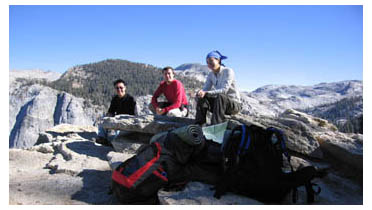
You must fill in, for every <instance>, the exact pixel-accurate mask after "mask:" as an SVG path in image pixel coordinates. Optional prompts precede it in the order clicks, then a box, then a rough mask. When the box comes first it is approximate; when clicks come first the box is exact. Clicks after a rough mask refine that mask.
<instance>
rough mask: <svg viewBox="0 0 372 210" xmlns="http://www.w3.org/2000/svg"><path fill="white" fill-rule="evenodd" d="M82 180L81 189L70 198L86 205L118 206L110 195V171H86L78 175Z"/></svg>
mask: <svg viewBox="0 0 372 210" xmlns="http://www.w3.org/2000/svg"><path fill="white" fill-rule="evenodd" d="M78 176H79V177H82V178H83V187H82V188H81V190H80V191H78V192H76V193H75V194H73V195H72V196H71V199H72V200H78V201H82V202H85V203H87V204H106V205H107V204H120V203H119V202H118V201H117V200H116V199H115V198H114V196H112V194H110V186H111V171H98V170H93V169H86V170H84V171H82V172H81V173H79V174H78Z"/></svg>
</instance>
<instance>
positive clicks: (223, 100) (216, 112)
mask: <svg viewBox="0 0 372 210" xmlns="http://www.w3.org/2000/svg"><path fill="white" fill-rule="evenodd" d="M227 104H228V98H227V96H226V95H224V94H218V95H217V98H216V100H215V103H214V106H213V114H212V119H211V124H212V125H215V124H218V123H222V122H223V121H224V120H225V112H226V110H227Z"/></svg>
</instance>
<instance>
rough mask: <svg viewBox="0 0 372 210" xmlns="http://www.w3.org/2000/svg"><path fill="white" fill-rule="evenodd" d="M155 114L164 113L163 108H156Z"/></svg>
mask: <svg viewBox="0 0 372 210" xmlns="http://www.w3.org/2000/svg"><path fill="white" fill-rule="evenodd" d="M156 114H158V115H162V114H164V109H162V108H160V107H158V108H156Z"/></svg>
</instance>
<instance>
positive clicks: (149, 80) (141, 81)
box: [45, 59, 203, 108]
mask: <svg viewBox="0 0 372 210" xmlns="http://www.w3.org/2000/svg"><path fill="white" fill-rule="evenodd" d="M119 78H120V79H123V80H124V81H125V82H126V83H127V90H126V91H127V93H129V94H131V95H133V96H143V95H152V94H153V93H154V92H155V90H156V88H157V87H158V85H159V83H160V81H161V80H162V79H163V77H162V73H161V68H157V67H155V66H152V65H147V64H141V63H135V62H130V61H126V60H120V59H108V60H104V61H101V62H97V63H91V64H85V65H80V66H75V67H73V68H72V70H70V71H67V72H66V73H64V74H63V75H62V76H61V78H60V79H58V80H56V81H54V82H50V83H48V84H45V85H47V86H49V87H51V88H53V89H56V90H61V91H65V92H68V93H70V94H72V95H74V96H77V97H81V98H84V99H87V100H89V101H90V102H91V103H93V104H95V105H103V106H105V107H106V108H108V106H109V104H110V101H111V98H112V97H113V96H114V95H115V90H114V86H113V82H114V81H115V80H117V79H119ZM176 79H178V80H180V81H181V82H182V83H183V84H184V86H185V88H186V89H197V88H201V87H202V85H203V84H202V83H201V82H200V81H197V80H194V79H190V78H188V77H182V76H177V75H176Z"/></svg>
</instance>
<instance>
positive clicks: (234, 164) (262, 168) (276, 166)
mask: <svg viewBox="0 0 372 210" xmlns="http://www.w3.org/2000/svg"><path fill="white" fill-rule="evenodd" d="M285 141H286V137H285V135H284V134H283V132H282V131H281V130H279V129H276V128H273V127H270V128H267V129H264V128H262V127H259V126H256V125H250V126H247V125H244V124H243V125H241V126H237V127H235V128H234V129H233V131H232V134H231V136H230V138H228V140H227V141H226V142H224V143H223V144H222V147H221V148H222V153H223V167H224V174H223V176H222V178H221V179H220V180H219V182H218V183H217V184H216V186H215V189H216V192H215V194H214V196H215V197H216V198H220V197H221V196H222V195H223V194H224V193H225V192H229V191H230V192H235V193H238V194H243V195H246V196H248V197H251V198H254V199H256V200H258V201H261V202H264V203H280V202H281V201H282V200H283V199H284V197H285V196H286V195H287V194H288V193H290V191H293V202H296V200H297V187H299V186H305V187H306V191H307V201H308V202H309V203H311V202H313V201H314V195H315V194H318V193H320V188H318V191H314V190H313V188H312V187H313V186H314V185H315V184H313V183H311V180H312V179H313V178H315V177H322V176H324V175H325V174H324V171H317V170H316V169H315V168H314V167H312V166H308V167H305V168H302V169H299V170H298V171H294V170H293V167H292V166H291V165H290V155H289V153H288V151H287V149H286V144H285V143H286V142H285ZM283 155H284V156H285V157H286V158H283ZM283 161H287V162H288V164H289V167H290V171H287V172H284V171H283Z"/></svg>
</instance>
